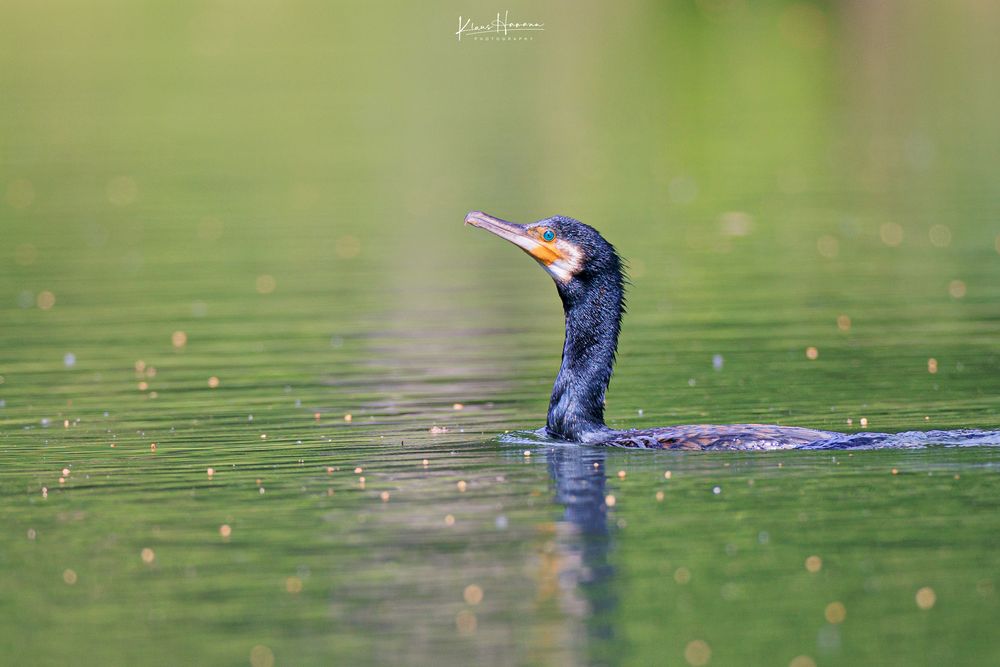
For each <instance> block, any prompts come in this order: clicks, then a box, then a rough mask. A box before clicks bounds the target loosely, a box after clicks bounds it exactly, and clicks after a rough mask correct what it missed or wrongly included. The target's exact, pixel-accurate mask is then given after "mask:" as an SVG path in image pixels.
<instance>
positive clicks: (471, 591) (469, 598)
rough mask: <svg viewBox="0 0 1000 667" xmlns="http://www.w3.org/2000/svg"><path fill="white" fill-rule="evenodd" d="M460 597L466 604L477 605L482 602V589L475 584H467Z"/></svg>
mask: <svg viewBox="0 0 1000 667" xmlns="http://www.w3.org/2000/svg"><path fill="white" fill-rule="evenodd" d="M462 597H463V598H464V599H465V602H466V603H467V604H473V605H475V604H479V603H480V602H482V601H483V589H482V588H480V587H479V586H476V585H475V584H469V585H468V586H466V587H465V590H464V591H462Z"/></svg>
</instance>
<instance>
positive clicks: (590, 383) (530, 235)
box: [465, 211, 843, 450]
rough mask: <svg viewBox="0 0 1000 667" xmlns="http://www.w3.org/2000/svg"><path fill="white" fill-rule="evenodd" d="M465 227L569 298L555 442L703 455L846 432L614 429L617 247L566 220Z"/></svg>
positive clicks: (479, 221) (478, 217) (620, 304)
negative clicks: (526, 260)
mask: <svg viewBox="0 0 1000 667" xmlns="http://www.w3.org/2000/svg"><path fill="white" fill-rule="evenodd" d="M465 222H466V224H469V225H473V226H475V227H480V228H482V229H485V230H487V231H489V232H491V233H493V234H496V235H497V236H499V237H501V238H503V239H506V240H507V241H510V242H511V243H513V244H515V245H517V246H518V247H519V248H521V249H522V250H524V251H525V252H526V253H528V254H529V255H531V256H532V257H533V258H534V259H535V260H536V261H537V262H538V263H539V264H540V265H541V266H542V268H544V269H545V270H546V271H547V272H548V273H549V275H550V276H552V279H553V280H554V281H555V284H556V289H557V290H558V292H559V297H560V298H561V299H562V303H563V310H564V312H565V314H566V340H565V343H564V345H563V356H562V365H561V367H560V369H559V374H558V375H557V376H556V380H555V384H554V385H553V387H552V398H551V400H550V401H549V412H548V418H547V420H546V425H545V432H546V435H547V436H548V437H550V438H553V439H556V440H563V441H568V442H579V443H587V444H594V445H603V446H607V447H630V448H637V449H687V450H701V449H786V448H791V447H801V446H804V445H809V444H812V443H817V442H822V441H827V440H830V439H831V438H836V437H838V436H842V435H843V434H840V433H834V432H830V431H818V430H813V429H807V428H798V427H791V426H777V425H769V424H731V425H725V426H714V425H691V426H665V427H662V428H651V429H638V430H623V431H618V430H614V429H611V428H609V427H608V426H607V425H606V424H605V423H604V395H605V392H606V391H607V388H608V383H609V382H610V381H611V373H612V370H613V368H614V362H615V352H616V350H617V348H618V334H619V332H620V331H621V318H622V314H623V313H624V311H625V289H624V283H625V275H624V272H623V270H622V263H621V259H620V258H619V257H618V253H617V252H616V251H615V249H614V247H613V246H612V245H611V244H610V243H608V242H607V241H606V240H605V239H604V237H602V236H601V235H600V234H599V233H598V232H597V230H595V229H593V228H592V227H590V226H588V225H585V224H583V223H582V222H580V221H578V220H574V219H572V218H567V217H563V216H556V217H552V218H547V219H545V220H540V221H538V222H535V223H531V224H527V225H519V224H515V223H511V222H507V221H504V220H500V219H499V218H495V217H493V216H491V215H487V214H485V213H483V212H481V211H472V212H470V213H469V214H468V216H466V218H465Z"/></svg>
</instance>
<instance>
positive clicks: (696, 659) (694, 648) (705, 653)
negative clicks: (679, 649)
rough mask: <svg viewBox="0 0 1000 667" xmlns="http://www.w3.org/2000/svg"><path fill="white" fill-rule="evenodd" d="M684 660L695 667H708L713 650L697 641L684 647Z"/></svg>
mask: <svg viewBox="0 0 1000 667" xmlns="http://www.w3.org/2000/svg"><path fill="white" fill-rule="evenodd" d="M684 659H685V660H687V662H688V664H689V665H693V666H694V667H700V666H701V665H707V664H708V663H709V661H710V660H711V659H712V648H711V647H710V646H709V645H708V644H707V643H706V642H704V641H702V640H700V639H695V640H694V641H692V642H688V645H687V646H685V647H684Z"/></svg>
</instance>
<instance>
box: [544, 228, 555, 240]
mask: <svg viewBox="0 0 1000 667" xmlns="http://www.w3.org/2000/svg"><path fill="white" fill-rule="evenodd" d="M542 238H543V239H545V240H546V241H552V240H554V239H555V238H556V233H555V232H554V231H552V230H551V229H546V230H545V231H544V232H542Z"/></svg>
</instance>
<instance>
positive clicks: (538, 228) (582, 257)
mask: <svg viewBox="0 0 1000 667" xmlns="http://www.w3.org/2000/svg"><path fill="white" fill-rule="evenodd" d="M465 224H467V225H472V226H473V227H479V228H481V229H485V230H486V231H488V232H491V233H493V234H496V235H497V236H499V237H500V238H502V239H506V240H507V241H510V242H511V243H513V244H514V245H516V246H517V247H519V248H521V250H523V251H524V252H526V253H528V254H529V255H531V256H532V257H533V258H534V259H535V261H537V262H538V263H539V264H540V265H541V267H542V268H543V269H545V270H546V271H547V272H548V274H549V275H550V276H552V279H553V280H555V282H556V286H557V287H558V288H559V291H560V292H561V293H565V292H571V291H575V290H574V287H577V286H579V285H580V284H581V283H588V282H590V279H591V278H593V277H596V276H608V275H610V276H614V277H615V278H617V277H618V276H620V274H621V261H620V260H619V258H618V254H617V253H616V252H615V249H614V247H613V246H612V245H611V244H610V243H608V242H607V241H606V240H605V239H604V237H603V236H601V235H600V234H599V233H598V232H597V230H596V229H594V228H593V227H591V226H589V225H585V224H584V223H582V222H580V221H579V220H574V219H573V218H567V217H565V216H561V215H557V216H553V217H551V218H545V219H544V220H539V221H537V222H531V223H528V224H525V225H519V224H517V223H514V222H507V221H506V220H501V219H499V218H495V217H493V216H492V215H488V214H486V213H483V212H482V211H471V212H470V213H469V214H468V215H467V216H465Z"/></svg>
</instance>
